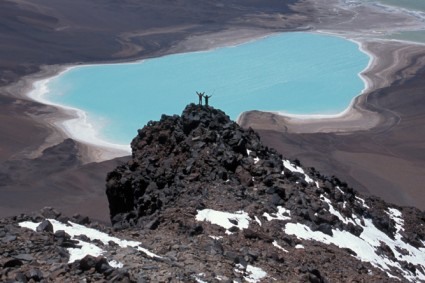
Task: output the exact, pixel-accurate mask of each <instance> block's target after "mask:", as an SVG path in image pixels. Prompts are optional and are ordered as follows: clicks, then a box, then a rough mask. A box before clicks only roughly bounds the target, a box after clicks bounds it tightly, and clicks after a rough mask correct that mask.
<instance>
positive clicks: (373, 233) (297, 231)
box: [284, 209, 425, 282]
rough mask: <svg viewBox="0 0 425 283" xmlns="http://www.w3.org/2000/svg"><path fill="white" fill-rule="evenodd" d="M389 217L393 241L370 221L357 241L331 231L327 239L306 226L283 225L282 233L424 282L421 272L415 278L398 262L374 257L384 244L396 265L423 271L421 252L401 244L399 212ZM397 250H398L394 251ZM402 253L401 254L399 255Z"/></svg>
mask: <svg viewBox="0 0 425 283" xmlns="http://www.w3.org/2000/svg"><path fill="white" fill-rule="evenodd" d="M388 213H389V214H391V215H392V216H393V217H394V218H395V219H396V220H394V221H396V223H397V225H396V228H397V233H396V235H395V239H391V238H390V237H388V236H387V235H386V234H385V233H384V232H382V231H381V230H379V229H378V228H376V227H375V225H373V223H372V220H371V219H367V218H366V219H363V220H364V223H365V224H364V226H363V225H362V226H363V232H362V234H361V235H360V237H357V236H355V235H353V234H351V233H349V232H347V231H341V230H337V229H333V230H332V233H333V236H329V235H327V234H324V233H322V232H320V231H312V230H311V229H310V228H309V227H308V226H306V225H304V224H300V223H287V224H286V225H285V228H284V231H285V233H286V234H288V235H295V236H297V237H298V238H300V239H304V240H316V241H319V242H322V243H325V244H334V245H336V246H338V247H340V248H348V249H351V250H352V251H354V252H355V253H356V258H358V259H360V260H362V261H367V262H370V263H371V264H372V265H374V266H375V267H377V268H380V269H381V270H384V271H386V272H387V274H390V271H391V268H396V269H398V270H400V273H401V274H402V275H403V276H404V277H405V278H406V279H408V280H409V281H412V282H416V281H424V280H425V274H424V273H423V271H422V270H420V269H416V274H414V273H412V272H410V271H408V270H406V269H404V268H403V267H402V266H401V265H400V263H399V262H397V261H394V260H392V259H391V258H388V257H386V256H385V255H380V254H378V252H377V250H378V248H379V247H380V246H381V243H385V244H386V245H387V246H388V247H389V248H390V249H391V250H392V252H393V253H394V256H395V258H396V259H397V260H399V261H406V262H408V263H412V264H414V265H421V266H422V267H425V264H424V263H425V248H419V249H417V248H415V247H413V246H412V245H410V244H407V243H405V242H404V241H403V240H402V236H401V234H400V233H399V232H401V231H402V229H403V222H402V219H401V212H400V211H398V210H396V209H390V210H389V212H388ZM351 221H353V222H354V223H355V224H357V225H361V224H360V222H361V221H360V219H358V218H357V217H356V218H355V219H354V220H351ZM397 247H398V248H397ZM400 249H401V250H403V251H404V252H403V253H401V252H400V251H401V250H400Z"/></svg>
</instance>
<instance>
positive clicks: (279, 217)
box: [263, 206, 291, 221]
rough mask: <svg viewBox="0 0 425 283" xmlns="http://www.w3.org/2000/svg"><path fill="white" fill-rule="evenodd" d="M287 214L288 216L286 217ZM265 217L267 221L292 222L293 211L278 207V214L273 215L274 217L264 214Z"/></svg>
mask: <svg viewBox="0 0 425 283" xmlns="http://www.w3.org/2000/svg"><path fill="white" fill-rule="evenodd" d="M284 214H286V215H284ZM263 216H264V217H265V218H267V221H271V220H290V219H291V211H290V210H288V209H286V208H284V207H283V206H278V207H277V212H276V213H272V215H270V214H268V213H267V212H264V213H263Z"/></svg>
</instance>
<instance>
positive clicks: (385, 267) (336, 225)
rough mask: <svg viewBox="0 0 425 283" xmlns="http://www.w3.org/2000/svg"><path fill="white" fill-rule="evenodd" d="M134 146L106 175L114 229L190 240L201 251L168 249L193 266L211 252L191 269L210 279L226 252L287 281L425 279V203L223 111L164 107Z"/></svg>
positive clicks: (240, 263) (236, 261)
mask: <svg viewBox="0 0 425 283" xmlns="http://www.w3.org/2000/svg"><path fill="white" fill-rule="evenodd" d="M131 146H132V150H133V155H132V160H131V161H129V162H128V163H127V164H126V165H123V166H120V167H118V168H117V169H116V170H114V171H113V172H111V173H109V174H108V177H107V190H106V192H107V196H108V200H109V206H110V213H111V221H112V224H113V226H114V228H115V229H117V230H122V229H124V230H123V231H126V230H131V231H143V232H142V233H145V234H150V235H155V236H154V237H155V239H156V241H155V244H153V245H154V246H155V245H157V244H158V242H161V243H162V244H163V245H168V244H166V243H173V242H174V243H176V242H177V243H179V244H178V246H179V247H180V245H181V244H182V243H185V244H184V246H185V248H183V249H184V250H186V249H187V251H189V250H190V252H189V253H191V254H192V255H193V257H192V256H188V254H187V252H186V253H185V254H186V255H185V256H183V252H181V251H180V252H179V251H172V250H173V248H171V247H170V250H164V249H162V250H163V251H164V252H165V253H166V254H171V255H173V257H176V258H181V257H184V259H182V260H183V262H185V264H188V262H190V259H192V260H193V258H197V257H199V258H203V259H204V261H203V262H205V264H201V265H202V266H203V267H202V268H198V267H197V268H194V270H195V269H196V272H198V271H199V273H202V274H204V275H205V276H201V277H202V278H203V279H207V280H208V281H209V280H211V278H214V276H213V274H220V272H221V273H222V274H223V273H226V272H225V271H223V270H224V269H220V268H218V266H216V263H217V262H222V261H230V262H231V264H230V265H231V266H232V267H230V270H235V269H236V270H239V271H240V272H241V274H245V275H246V276H248V277H249V274H250V271H248V270H247V268H248V266H250V267H249V268H251V269H252V268H253V266H254V265H255V266H262V267H264V266H268V268H267V270H265V271H264V270H262V271H264V273H267V274H268V275H267V276H268V278H277V279H278V280H284V281H285V280H286V281H287V280H290V281H291V280H294V279H295V278H297V279H298V280H300V281H310V282H327V280H331V281H334V280H336V281H350V282H351V281H366V282H391V281H392V280H397V279H391V276H396V277H398V278H399V279H400V280H402V281H404V280H406V281H412V280H413V281H414V280H425V269H424V266H423V262H422V261H421V260H422V258H425V254H424V251H425V245H424V243H425V242H424V241H425V231H424V224H425V222H424V214H423V213H422V212H420V211H419V210H416V209H411V208H409V209H407V208H404V209H403V208H400V207H395V206H389V205H388V204H386V203H384V202H383V201H381V200H379V199H377V198H364V197H362V196H360V195H358V194H357V193H356V192H355V191H354V190H353V189H352V188H350V187H348V186H347V184H346V183H344V182H342V181H340V180H339V179H337V178H336V177H326V176H322V175H321V174H320V173H318V172H317V171H315V170H314V169H313V168H309V169H305V168H302V167H301V165H300V163H299V162H298V161H294V162H291V161H289V160H285V159H284V158H282V156H280V155H279V154H278V153H277V152H276V151H275V150H273V149H269V148H267V147H265V146H263V145H262V144H261V141H260V138H259V136H258V135H257V134H256V133H255V132H254V131H253V130H251V129H242V128H241V127H239V126H238V125H237V124H236V123H235V122H233V121H231V120H230V119H229V117H228V116H227V115H226V114H225V113H223V112H222V111H220V110H217V109H214V108H212V107H204V106H199V105H194V104H191V105H188V106H187V107H186V108H185V109H184V111H183V113H182V115H181V116H177V115H174V116H166V115H163V116H162V118H161V120H160V121H158V122H150V123H148V125H147V126H146V127H144V128H143V129H141V130H139V132H138V136H137V137H136V138H135V139H134V140H133V141H132V144H131ZM415 221H416V224H415V223H414V222H415ZM207 239H210V241H208V240H207ZM211 239H212V241H211ZM170 245H171V244H170ZM176 247H177V246H176ZM194 250H198V251H197V252H195V251H194ZM199 250H202V251H199ZM288 252H290V254H291V256H288ZM211 253H212V254H213V256H212V255H211ZM194 254H196V256H195V255H194ZM200 254H202V255H200ZM177 255H180V256H177ZM211 256H212V257H213V258H214V259H211ZM207 258H209V259H210V260H212V261H209V260H208V259H207ZM189 266H190V264H189ZM208 266H210V267H208ZM211 266H214V267H211ZM238 268H242V269H238ZM249 268H248V269H249ZM189 270H192V269H190V268H189ZM277 270H280V271H279V272H277ZM295 270H296V271H295ZM335 270H338V271H335ZM251 271H252V270H251ZM193 272H194V273H195V271H193ZM236 273H237V272H236ZM251 273H252V272H251ZM247 274H248V275H247ZM228 275H229V273H226V276H225V277H226V278H229V277H228ZM211 276H213V277H211ZM246 276H245V277H244V276H242V277H241V278H248V277H246ZM264 276H265V275H264ZM202 278H201V279H202ZM230 278H234V277H230ZM264 278H266V277H264Z"/></svg>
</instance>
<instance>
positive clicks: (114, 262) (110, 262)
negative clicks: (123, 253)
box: [108, 260, 124, 268]
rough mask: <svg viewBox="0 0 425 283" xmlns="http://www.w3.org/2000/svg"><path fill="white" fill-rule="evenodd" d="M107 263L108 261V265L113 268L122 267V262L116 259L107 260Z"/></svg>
mask: <svg viewBox="0 0 425 283" xmlns="http://www.w3.org/2000/svg"><path fill="white" fill-rule="evenodd" d="M108 263H109V265H110V266H112V267H113V268H123V267H124V264H123V263H121V262H119V261H116V260H111V261H109V262H108Z"/></svg>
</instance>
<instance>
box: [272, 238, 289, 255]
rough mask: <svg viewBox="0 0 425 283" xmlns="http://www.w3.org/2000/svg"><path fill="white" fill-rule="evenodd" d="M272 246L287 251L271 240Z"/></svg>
mask: <svg viewBox="0 0 425 283" xmlns="http://www.w3.org/2000/svg"><path fill="white" fill-rule="evenodd" d="M272 244H273V246H275V247H276V248H278V249H279V250H282V251H284V252H286V253H287V252H288V251H287V250H286V249H284V248H282V246H280V245H279V244H278V243H277V242H276V241H273V243H272Z"/></svg>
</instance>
